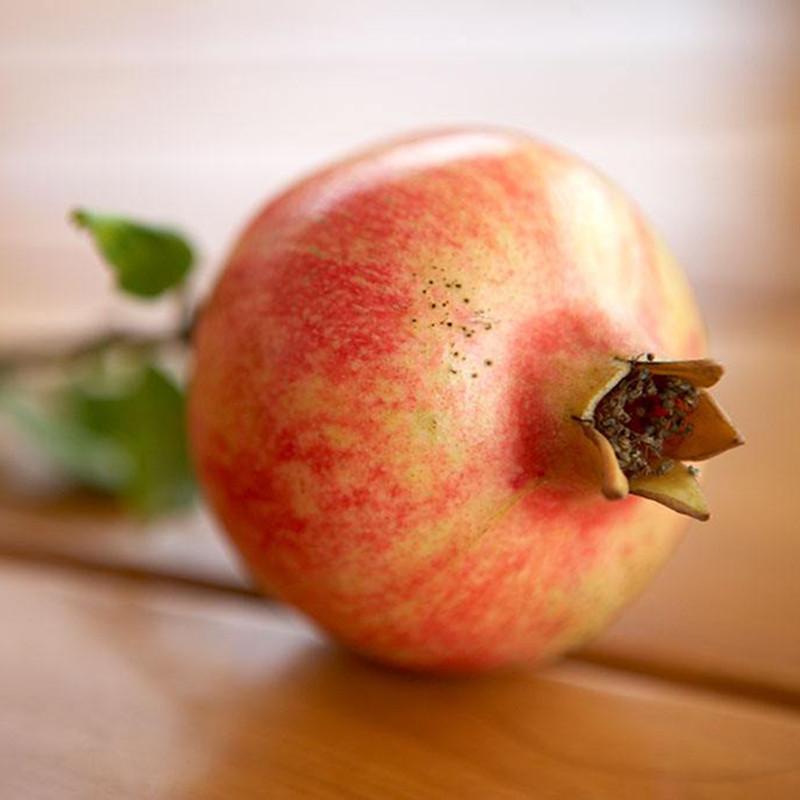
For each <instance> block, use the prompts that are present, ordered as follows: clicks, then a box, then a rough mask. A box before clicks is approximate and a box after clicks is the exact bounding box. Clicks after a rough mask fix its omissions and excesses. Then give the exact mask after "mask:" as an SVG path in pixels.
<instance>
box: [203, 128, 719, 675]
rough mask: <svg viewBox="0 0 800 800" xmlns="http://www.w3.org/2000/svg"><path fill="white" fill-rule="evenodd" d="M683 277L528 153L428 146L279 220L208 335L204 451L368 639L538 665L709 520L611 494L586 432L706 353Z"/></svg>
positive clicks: (580, 181)
mask: <svg viewBox="0 0 800 800" xmlns="http://www.w3.org/2000/svg"><path fill="white" fill-rule="evenodd" d="M704 347H705V344H704V335H703V328H702V325H701V321H700V318H699V316H698V313H697V310H696V307H695V304H694V301H693V299H692V296H691V293H690V291H689V289H688V286H687V284H686V282H685V279H684V277H683V275H682V273H681V271H680V270H679V268H678V267H677V266H676V265H675V263H674V262H673V260H672V258H671V257H670V255H669V253H668V252H667V251H666V249H665V248H664V246H663V244H662V243H661V241H660V240H659V238H658V237H657V236H656V235H655V234H654V232H653V231H652V229H651V228H650V227H649V226H648V224H647V223H646V222H645V221H644V220H643V218H642V216H641V215H640V213H639V212H638V211H637V210H636V208H635V207H634V206H633V205H632V204H631V203H630V202H629V201H628V200H627V199H626V198H625V197H624V196H623V195H622V194H621V192H620V191H619V190H618V189H617V188H615V187H614V186H613V185H612V184H611V183H609V182H608V181H607V180H606V179H605V178H603V177H602V176H601V175H599V174H598V173H597V172H596V171H594V170H593V169H592V168H591V167H589V166H587V165H586V164H584V163H583V162H581V161H579V160H578V159H576V158H574V157H573V156H571V155H568V154H565V153H564V152H561V151H559V150H557V149H554V148H552V147H550V146H545V145H543V144H541V143H539V142H537V141H534V140H532V139H530V138H527V137H526V136H523V135H521V134H518V133H511V132H504V131H495V130H479V129H475V130H458V131H447V132H440V133H434V134H427V135H421V136H417V137H412V138H406V139H404V140H401V141H396V142H393V143H389V144H387V145H385V146H380V147H377V148H375V149H372V150H369V151H366V152H364V153H362V154H360V155H358V156H356V157H354V158H351V159H348V160H345V161H342V162H341V163H338V164H336V165H334V166H332V167H330V168H328V169H324V170H322V171H320V172H317V173H316V174H314V175H312V176H311V177H309V178H306V179H305V180H303V181H301V182H300V183H298V184H296V185H295V186H293V187H292V188H290V189H289V190H287V191H285V192H284V193H283V194H281V195H280V196H279V197H277V198H276V199H275V200H273V201H272V202H270V203H268V204H267V205H266V206H265V207H264V208H263V210H262V211H261V212H260V213H259V214H258V215H257V216H256V217H255V219H253V221H252V222H251V223H250V224H249V226H248V227H247V228H246V230H245V231H244V233H243V234H242V235H241V237H240V239H239V241H238V243H237V244H236V246H235V247H234V249H233V252H232V253H231V254H230V257H229V259H228V261H227V264H226V266H225V268H224V270H223V272H222V274H221V277H220V279H219V281H218V283H217V285H216V287H215V289H214V291H213V293H212V296H211V298H210V301H209V302H208V304H207V306H206V307H205V309H204V311H203V314H202V317H201V320H200V323H199V327H198V330H197V334H196V361H195V365H194V374H193V379H192V383H191V397H190V432H191V438H192V443H193V449H194V455H195V460H196V465H197V468H198V472H199V475H200V478H201V481H202V484H203V486H204V490H205V493H206V495H207V498H208V500H209V501H210V504H211V506H212V507H213V509H214V511H215V513H216V515H217V517H218V519H219V521H220V522H221V524H222V526H223V528H224V529H225V530H226V531H227V533H228V535H229V536H230V538H231V540H232V541H233V543H234V544H235V546H236V548H237V549H238V551H239V553H240V554H241V556H242V557H243V559H244V561H245V562H246V564H247V565H248V567H249V569H250V570H251V572H252V574H253V575H254V576H255V577H256V579H257V580H258V581H260V582H261V584H262V585H264V586H265V587H269V590H270V591H272V592H275V593H277V594H278V595H279V596H280V597H281V598H283V599H284V600H285V601H286V602H288V603H290V604H292V605H294V606H296V607H297V608H298V609H301V610H302V611H303V612H305V613H306V614H307V615H308V616H310V617H311V618H313V619H314V620H315V621H316V622H317V624H318V625H319V626H321V627H322V628H323V629H325V630H326V631H328V632H329V633H330V634H331V635H332V636H333V637H335V638H336V639H337V640H339V641H340V642H343V643H344V644H346V645H347V646H348V647H350V648H352V649H354V650H356V651H358V652H360V653H362V654H364V655H366V656H368V657H370V658H373V659H376V660H380V661H383V662H388V663H391V664H394V665H399V666H403V667H407V668H413V669H421V670H431V671H438V672H456V671H478V670H484V669H489V668H494V667H499V666H502V665H507V664H515V663H521V662H523V663H536V662H540V661H542V660H543V659H546V658H549V657H552V656H553V655H555V654H557V653H559V652H562V651H564V650H566V649H568V648H571V647H574V646H575V645H577V644H578V643H580V642H582V641H584V640H585V639H586V638H587V637H588V636H589V635H590V634H593V633H594V632H596V631H597V630H599V629H600V628H602V626H604V625H605V624H606V623H607V622H608V620H609V619H610V618H612V616H613V615H614V614H615V613H616V612H617V611H618V609H620V608H621V607H622V606H623V605H624V604H625V603H626V602H627V601H629V600H630V599H631V598H632V597H633V596H635V595H636V594H637V592H638V591H639V590H640V588H641V587H643V585H644V584H645V583H646V582H647V580H648V579H649V578H650V576H651V575H652V574H653V572H654V571H655V569H656V568H657V567H658V566H659V565H660V564H661V563H662V562H663V561H664V559H665V558H666V557H667V556H668V554H669V553H670V551H671V550H672V549H673V546H674V545H675V543H676V540H677V538H678V537H679V535H680V532H681V529H682V527H683V521H682V519H681V518H680V517H679V516H678V515H677V514H674V513H673V512H671V511H669V510H667V509H665V508H663V507H661V506H659V505H657V504H655V503H653V502H650V501H648V500H644V499H641V498H637V497H628V498H627V499H625V500H622V501H619V502H610V501H608V500H606V499H604V498H603V497H602V495H601V493H600V489H599V485H600V477H599V466H598V464H597V456H596V453H595V449H594V447H593V446H592V444H591V443H590V442H589V441H588V440H587V439H586V437H585V436H584V435H583V433H582V432H581V430H580V426H579V425H578V424H577V423H576V422H575V420H574V419H573V415H574V414H579V413H581V411H582V409H583V406H584V404H585V403H586V402H587V400H588V399H589V398H590V397H591V396H592V394H593V393H594V392H595V391H596V390H597V389H598V388H599V386H598V380H599V377H598V376H599V374H600V372H599V371H600V370H602V369H603V368H604V367H605V366H606V365H607V364H608V362H609V360H610V359H611V358H613V357H615V356H619V357H632V356H634V355H638V354H642V353H644V352H653V353H656V354H657V355H658V357H659V358H676V359H683V358H697V357H700V356H701V355H703V352H704Z"/></svg>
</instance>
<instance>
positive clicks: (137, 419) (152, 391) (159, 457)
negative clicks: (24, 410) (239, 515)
mask: <svg viewBox="0 0 800 800" xmlns="http://www.w3.org/2000/svg"><path fill="white" fill-rule="evenodd" d="M71 395H72V396H71V403H72V407H73V410H74V414H75V417H76V419H78V420H79V421H80V423H81V425H82V426H83V427H84V428H85V429H86V430H88V431H90V432H91V433H93V434H94V435H96V436H99V437H101V438H102V439H104V440H106V441H109V442H113V443H114V444H116V445H117V446H118V447H120V448H121V449H122V450H123V451H124V452H125V454H126V456H127V458H128V459H129V460H130V463H131V472H130V475H129V477H128V480H127V481H126V482H125V484H124V485H123V486H122V487H120V494H121V495H122V497H123V498H124V500H125V501H126V503H127V504H128V505H129V506H130V507H131V508H133V509H134V510H136V511H138V512H140V513H142V514H144V515H148V516H149V515H153V514H157V513H159V512H162V511H167V510H169V509H172V508H176V507H179V506H182V505H185V504H187V503H188V502H189V501H190V500H191V499H192V497H193V495H194V481H193V478H192V470H191V463H190V459H189V451H188V444H187V438H186V420H185V397H184V393H183V391H182V390H181V388H180V387H178V386H177V385H176V384H175V382H174V381H173V380H172V379H171V378H169V377H168V376H167V375H166V374H165V373H164V372H162V371H161V370H159V369H157V368H156V367H154V366H151V365H148V366H145V367H144V368H143V369H142V370H141V371H140V372H139V374H138V375H137V376H136V377H135V379H134V380H133V381H131V382H128V383H127V384H126V385H125V386H124V387H122V388H121V389H118V390H116V391H108V390H101V391H96V390H94V389H92V388H91V387H85V386H84V387H80V386H79V387H75V388H73V390H72V393H71Z"/></svg>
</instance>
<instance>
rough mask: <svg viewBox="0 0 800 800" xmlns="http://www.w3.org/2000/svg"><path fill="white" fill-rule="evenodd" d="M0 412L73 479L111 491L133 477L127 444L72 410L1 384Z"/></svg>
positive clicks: (117, 489) (115, 491)
mask: <svg viewBox="0 0 800 800" xmlns="http://www.w3.org/2000/svg"><path fill="white" fill-rule="evenodd" d="M0 412H2V413H4V414H5V415H6V416H8V417H9V418H10V419H11V420H12V421H13V422H14V424H15V427H16V428H17V430H19V431H20V433H22V434H23V435H24V436H25V437H26V438H27V439H28V440H29V441H30V442H31V443H32V444H33V445H34V446H35V447H36V448H37V449H38V450H39V451H40V452H42V453H43V454H44V455H46V456H47V457H48V458H49V459H50V460H51V461H52V462H53V463H54V464H55V465H56V466H57V467H58V468H59V469H61V470H62V471H63V472H64V473H66V474H67V475H69V476H70V477H71V478H73V479H74V480H77V481H79V482H80V483H82V484H85V485H86V486H91V487H92V488H94V489H100V490H103V491H106V492H110V493H112V494H116V493H118V492H120V491H121V490H122V488H123V487H124V486H125V485H126V483H128V482H129V481H130V475H131V472H132V469H131V467H132V464H131V461H130V459H129V457H128V454H127V453H126V452H125V450H124V448H122V447H120V446H119V444H117V443H116V442H114V441H110V440H108V439H106V438H104V437H102V436H98V435H96V434H94V433H93V432H92V431H90V430H88V429H87V428H85V427H84V426H83V425H82V424H81V423H80V422H79V421H78V420H76V419H75V418H74V417H73V416H72V415H71V414H70V413H69V411H67V410H65V409H63V408H60V407H58V406H55V407H48V406H47V405H46V404H44V403H42V402H41V401H37V400H36V399H35V398H33V397H31V396H30V395H28V394H26V393H23V392H22V391H19V390H12V389H11V388H8V387H2V388H0Z"/></svg>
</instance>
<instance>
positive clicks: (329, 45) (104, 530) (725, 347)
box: [0, 0, 800, 702]
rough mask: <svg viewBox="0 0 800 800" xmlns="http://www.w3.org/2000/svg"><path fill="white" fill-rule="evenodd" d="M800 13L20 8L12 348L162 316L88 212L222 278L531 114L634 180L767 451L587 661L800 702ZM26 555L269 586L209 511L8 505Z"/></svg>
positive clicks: (3, 542)
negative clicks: (375, 172) (111, 218)
mask: <svg viewBox="0 0 800 800" xmlns="http://www.w3.org/2000/svg"><path fill="white" fill-rule="evenodd" d="M799 41H800V3H797V2H793V0H786V2H777V1H773V2H755V1H754V0H751V1H750V2H743V1H742V2H736V1H735V0H672V2H663V3H660V2H654V3H640V2H634V0H629V1H628V2H623V0H616V1H613V2H604V3H596V2H588V1H587V2H580V1H579V0H573V1H572V2H568V1H566V2H559V3H551V2H530V1H528V2H522V1H520V2H502V0H494V1H493V2H475V1H471V0H461V1H460V2H454V1H453V0H446V2H439V3H431V2H420V1H419V0H409V1H408V2H405V3H402V4H397V3H388V2H380V1H379V2H375V1H372V2H366V0H365V1H364V2H358V1H355V0H351V2H342V3H333V2H327V1H325V0H316V1H314V0H291V2H288V1H286V2H275V1H274V0H273V1H270V2H243V1H242V0H229V1H228V2H224V3H223V2H203V1H202V0H191V1H190V0H138V1H137V2H130V0H106V2H103V3H100V2H90V1H89V0H73V2H70V3H62V2H57V1H56V0H52V2H45V1H44V0H27V1H26V2H24V3H17V2H10V1H9V0H1V1H0V186H2V191H1V192H0V344H1V345H2V348H3V350H4V351H8V350H9V349H10V348H14V347H19V348H27V347H30V346H32V345H35V344H36V343H48V342H52V341H58V342H63V341H65V340H69V339H73V338H74V339H76V340H77V339H80V338H81V337H83V336H86V335H90V334H92V333H95V332H97V331H100V330H103V329H105V328H106V327H108V326H109V325H110V324H111V323H112V321H113V322H114V323H115V324H119V323H120V322H124V323H125V324H130V325H132V326H137V325H141V326H144V327H150V328H152V327H158V326H159V325H162V324H164V321H165V320H167V319H169V315H170V313H171V310H170V308H169V307H168V304H166V303H163V302H156V303H154V304H150V305H147V304H141V303H138V304H137V303H132V302H131V301H130V300H124V299H121V298H120V297H119V295H118V293H117V292H116V291H115V290H114V288H113V286H112V279H111V276H110V274H109V272H108V271H107V270H106V269H105V268H104V267H103V266H102V265H101V263H100V260H99V258H98V257H97V256H96V254H95V253H94V251H93V249H92V248H91V247H90V246H89V244H88V242H87V241H86V239H85V237H84V236H81V235H78V234H77V233H76V231H75V230H74V229H73V228H72V227H71V226H70V225H69V224H68V223H67V221H66V215H67V211H68V210H69V209H70V208H72V207H74V206H75V205H78V204H80V205H84V206H87V207H89V208H97V209H102V210H109V211H114V212H120V213H124V214H128V215H131V216H133V217H139V218H143V219H149V220H154V221H165V222H170V223H173V224H176V225H178V226H179V227H181V228H183V229H184V230H186V231H187V232H189V233H190V234H191V235H192V236H193V238H194V239H195V241H196V242H197V243H198V245H199V247H200V250H201V252H202V265H201V269H200V273H199V280H198V283H197V286H196V291H197V292H198V293H201V292H202V291H203V290H204V288H205V287H206V286H207V285H208V283H209V282H210V280H211V278H212V276H213V273H214V271H215V269H217V267H218V265H219V262H220V259H221V257H222V255H223V254H224V252H225V249H226V248H227V247H228V246H229V244H230V243H231V240H232V238H233V237H234V236H235V235H236V233H237V231H238V230H239V229H240V227H241V226H242V225H243V223H244V221H245V220H246V218H247V217H248V216H249V215H250V214H251V213H252V212H253V211H254V210H255V209H256V208H257V206H258V205H259V204H260V203H261V202H262V201H263V200H264V199H265V197H267V196H268V195H269V194H271V193H272V192H274V191H275V190H276V189H278V188H279V187H281V186H282V185H283V184H285V183H286V182H288V181H290V180H292V179H293V178H295V177H296V176H297V175H298V174H301V173H303V172H306V171H308V170H311V169H313V168H315V167H316V166H318V165H321V164H323V163H324V162H326V161H327V160H329V159H330V158H333V157H336V156H338V155H340V154H344V153H346V152H348V151H350V150H351V149H353V148H355V147H358V146H360V145H362V144H365V143H369V142H371V141H372V140H374V139H376V138H379V137H383V136H387V135H393V134H396V133H400V132H403V131H408V130H410V129H415V128H420V127H423V128H425V127H431V126H437V125H453V124H460V123H489V124H493V125H507V126H513V127H517V128H521V129H524V130H526V131H529V132H531V133H533V134H535V135H537V136H540V137H542V138H545V139H547V140H550V141H553V142H555V143H558V144H560V145H562V146H564V147H566V148H569V149H571V150H573V151H575V152H577V153H579V154H580V155H582V156H583V157H585V158H586V159H588V160H589V161H591V162H593V163H594V164H595V165H597V166H598V167H599V168H601V169H602V170H603V171H604V172H606V173H607V174H608V175H610V176H612V177H613V178H614V179H615V180H616V181H617V182H618V183H619V184H620V185H621V186H622V187H623V188H624V189H625V190H626V191H627V192H628V193H629V194H631V195H632V196H633V197H634V198H636V199H637V201H638V202H639V203H640V204H641V206H642V207H643V208H644V210H645V212H646V213H647V215H648V216H649V217H650V219H651V220H652V221H653V222H654V224H655V226H656V227H657V228H658V229H659V230H660V231H661V232H662V234H663V235H664V236H665V238H666V240H667V241H668V242H669V243H670V245H671V247H672V248H673V250H674V252H675V253H676V255H677V257H678V260H679V261H680V262H681V263H682V264H683V265H684V267H685V269H686V270H687V272H688V273H689V276H690V278H691V280H692V282H693V284H694V286H695V288H696V290H697V292H698V295H699V297H700V300H701V303H702V305H703V308H704V311H705V313H706V316H707V319H708V321H709V326H710V329H711V335H712V352H713V354H714V355H715V356H716V357H718V358H719V359H720V360H722V361H723V362H724V363H725V364H726V365H727V366H728V369H729V375H728V377H726V378H725V379H724V381H723V383H722V384H721V386H720V389H719V392H718V396H719V397H720V399H721V401H722V403H723V405H724V406H725V407H726V408H727V409H728V411H729V412H730V413H731V415H732V416H733V417H734V418H735V419H736V420H737V422H738V423H739V424H740V427H741V429H742V430H743V432H744V434H745V436H746V437H747V438H748V446H747V447H746V448H743V449H741V450H737V451H736V452H734V453H731V454H728V455H726V456H724V457H723V458H721V459H720V460H719V462H718V463H716V464H715V465H714V468H712V469H709V474H710V477H709V482H708V494H709V499H710V504H711V507H712V509H713V510H714V518H713V520H712V521H711V522H710V523H708V525H706V526H704V527H703V526H699V525H696V524H695V525H693V526H692V528H691V532H690V534H689V537H688V538H687V540H686V542H685V543H684V545H683V547H682V548H681V550H680V552H679V554H678V556H677V557H676V558H675V560H674V561H673V562H672V563H671V564H670V565H669V566H668V568H667V569H666V570H665V572H664V573H663V574H662V576H661V577H660V578H659V580H658V581H657V583H656V585H655V586H654V587H653V588H652V589H651V590H650V591H648V593H647V594H646V595H645V597H644V598H643V599H642V601H641V602H640V603H639V604H638V605H637V606H635V607H634V608H633V609H631V610H630V611H629V612H628V613H626V615H625V616H624V617H623V618H622V619H621V620H620V622H619V623H618V624H617V626H615V627H614V628H613V629H612V630H611V631H610V632H609V633H608V634H607V635H606V636H605V637H604V638H603V639H601V640H600V642H599V643H597V644H596V645H594V646H593V647H592V648H591V649H590V650H589V651H587V652H586V653H585V654H583V655H582V656H581V657H582V658H585V659H590V660H595V661H601V662H604V663H609V664H617V665H623V666H625V667H627V668H630V669H642V670H648V671H661V672H663V673H664V674H673V673H674V674H680V675H682V676H684V677H685V678H687V679H690V680H696V681H698V682H703V681H707V680H714V681H716V682H718V683H719V682H722V683H725V682H727V683H730V684H732V685H733V684H735V685H736V686H737V687H739V688H740V689H741V690H743V691H752V692H753V693H761V694H764V693H767V694H772V695H774V696H778V697H780V698H782V699H790V700H792V702H800V630H798V626H797V623H796V620H795V617H794V614H795V613H796V610H797V608H798V605H799V604H800V589H798V585H800V584H798V581H797V580H796V573H797V569H798V567H800V524H798V513H800V505H799V504H798V499H797V490H796V486H797V481H798V478H800V475H798V466H797V465H798V463H800V440H798V434H797V427H796V420H795V414H794V410H795V409H796V408H797V397H798V396H800V327H799V325H798V317H799V316H800V314H799V313H798V312H800V268H799V267H798V253H800V233H799V231H800V47H798V42H799ZM3 503H4V505H3V508H2V511H1V513H0V548H1V549H2V550H3V551H4V552H13V553H17V554H23V555H24V554H27V553H37V554H39V555H44V556H46V557H48V558H55V559H68V560H71V561H73V562H75V563H91V564H95V565H106V566H108V565H111V566H112V567H114V568H118V567H122V568H124V569H127V570H149V571H157V572H159V573H162V574H171V575H180V576H182V577H184V578H186V579H187V580H189V579H191V580H195V579H196V580H202V581H205V582H215V583H217V584H219V585H225V586H235V587H243V586H245V585H246V581H245V580H244V578H243V577H242V576H241V573H240V572H239V570H238V568H237V567H236V565H235V564H234V563H233V562H232V560H231V558H230V556H229V555H228V553H227V551H226V550H225V548H224V546H223V545H222V544H221V542H220V541H219V540H218V538H217V537H216V536H215V535H214V534H213V532H212V528H213V526H212V525H211V523H210V522H209V521H208V520H207V519H205V517H204V516H203V515H202V513H200V512H198V513H196V514H193V515H190V516H188V517H175V518H170V519H169V520H168V521H163V522H159V523H158V524H157V525H156V526H153V525H150V526H147V527H149V528H154V527H155V528H157V530H156V529H154V530H148V531H147V533H146V534H145V535H142V531H141V528H142V524H141V523H134V522H125V521H123V520H120V519H117V517H116V516H113V515H112V514H110V513H106V512H102V513H101V512H100V511H98V510H97V509H95V508H94V507H93V506H90V505H86V504H75V503H73V504H72V505H70V504H69V503H66V504H65V503H63V502H62V503H61V504H60V505H58V504H56V505H53V504H50V505H36V506H31V505H30V504H20V503H18V501H17V500H16V499H15V498H11V497H6V498H5V500H4V501H3Z"/></svg>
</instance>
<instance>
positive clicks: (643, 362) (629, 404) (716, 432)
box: [576, 354, 744, 520]
mask: <svg viewBox="0 0 800 800" xmlns="http://www.w3.org/2000/svg"><path fill="white" fill-rule="evenodd" d="M722 374H723V368H722V366H720V365H719V364H717V363H716V362H715V361H712V360H711V359H706V358H704V359H697V360H694V361H656V360H655V359H654V357H653V356H652V355H651V354H647V355H646V356H645V357H644V358H643V359H640V358H634V359H628V360H623V359H613V360H612V363H611V365H610V366H609V368H608V370H606V371H605V373H604V374H603V380H602V381H600V380H598V381H597V384H599V385H600V389H599V390H598V391H597V392H595V394H594V395H593V396H592V398H591V399H590V400H589V402H588V403H587V404H586V406H585V407H584V409H583V412H582V413H581V414H580V415H579V416H577V417H576V419H577V420H578V421H579V422H580V423H581V425H582V427H583V431H584V433H585V434H586V435H587V436H588V438H589V439H590V440H591V441H592V442H593V444H594V445H595V447H596V452H597V454H598V462H599V467H600V474H601V490H602V492H603V494H604V495H605V497H607V498H608V499H609V500H619V499H622V498H624V497H626V496H627V495H628V494H629V493H630V494H636V495H640V496H642V497H646V498H648V499H651V500H655V501H656V502H659V503H661V504H662V505H665V506H667V507H668V508H671V509H673V510H674V511H677V512H679V513H681V514H687V515H688V516H691V517H694V518H695V519H699V520H706V519H708V517H709V514H708V509H707V507H706V504H705V500H704V498H703V495H702V492H701V490H700V487H699V484H698V482H697V479H696V475H697V470H696V469H695V468H694V467H690V466H686V465H685V464H684V463H683V461H684V460H687V461H702V460H704V459H707V458H711V457H712V456H715V455H717V454H719V453H722V452H724V451H725V450H728V449H730V448H732V447H736V446H737V445H740V444H743V443H744V442H743V439H742V437H741V436H740V434H739V433H738V432H737V430H736V428H735V427H734V426H733V423H732V422H731V421H730V420H729V419H728V417H727V416H726V415H725V413H724V412H723V411H722V409H721V408H720V407H719V406H718V405H717V403H716V402H715V401H714V399H713V398H712V396H711V395H710V394H709V392H708V391H707V388H708V387H710V386H713V385H714V384H715V383H716V382H717V381H718V380H719V379H720V377H721V376H722Z"/></svg>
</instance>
